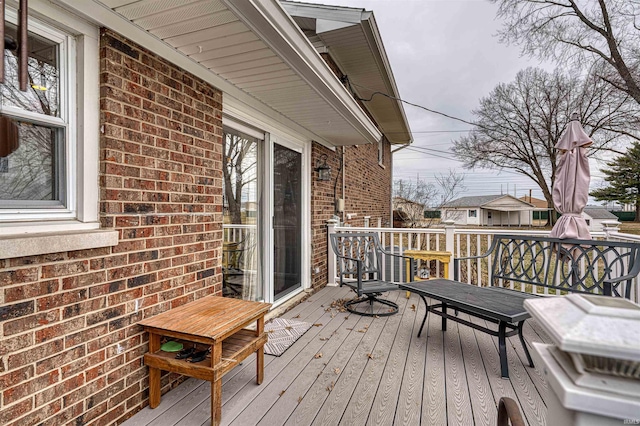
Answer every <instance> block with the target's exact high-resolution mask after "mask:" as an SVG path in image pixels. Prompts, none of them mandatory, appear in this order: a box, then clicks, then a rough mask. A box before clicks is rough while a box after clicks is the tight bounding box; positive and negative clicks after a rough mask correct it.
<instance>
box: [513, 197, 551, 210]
mask: <svg viewBox="0 0 640 426" xmlns="http://www.w3.org/2000/svg"><path fill="white" fill-rule="evenodd" d="M520 200H522V201H524V202H527V203H529V204H533V205H534V206H535V207H537V208H541V209H542V208H544V209H546V208H549V205H548V204H547V200H541V199H540V198H536V197H529V196H528V195H525V196H524V197H520Z"/></svg>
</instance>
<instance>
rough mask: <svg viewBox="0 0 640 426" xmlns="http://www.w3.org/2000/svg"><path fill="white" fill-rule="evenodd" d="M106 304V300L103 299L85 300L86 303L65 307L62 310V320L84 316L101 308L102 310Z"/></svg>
mask: <svg viewBox="0 0 640 426" xmlns="http://www.w3.org/2000/svg"><path fill="white" fill-rule="evenodd" d="M106 304H107V300H106V298H104V297H100V298H97V299H91V300H87V301H86V302H80V303H75V304H73V305H70V306H66V307H65V308H64V309H63V310H62V318H63V319H68V318H72V317H75V316H78V315H84V314H87V313H89V312H94V311H97V310H99V309H101V308H104V307H105V306H106Z"/></svg>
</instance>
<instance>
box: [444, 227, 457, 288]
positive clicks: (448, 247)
mask: <svg viewBox="0 0 640 426" xmlns="http://www.w3.org/2000/svg"><path fill="white" fill-rule="evenodd" d="M455 230H456V226H455V221H453V220H451V219H447V220H445V221H444V249H445V251H448V252H449V253H451V259H449V265H451V266H454V265H453V258H454V257H455V252H454V251H453V246H454V244H455V243H454V241H455V240H454V238H453V236H454V232H455ZM452 272H454V271H451V270H450V271H449V274H452ZM452 276H453V275H452Z"/></svg>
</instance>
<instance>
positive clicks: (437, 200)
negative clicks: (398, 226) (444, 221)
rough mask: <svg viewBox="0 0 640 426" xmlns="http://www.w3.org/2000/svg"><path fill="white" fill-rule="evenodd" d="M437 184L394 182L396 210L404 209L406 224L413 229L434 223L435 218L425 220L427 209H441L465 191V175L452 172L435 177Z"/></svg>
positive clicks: (419, 181)
mask: <svg viewBox="0 0 640 426" xmlns="http://www.w3.org/2000/svg"><path fill="white" fill-rule="evenodd" d="M434 177H435V179H436V184H433V183H430V182H426V181H424V180H421V179H418V180H416V181H415V182H414V181H409V180H404V179H397V180H395V181H394V182H393V195H394V209H396V208H397V207H400V208H402V211H403V213H404V214H405V216H406V222H407V223H408V225H409V226H410V227H411V228H415V227H419V226H426V227H429V226H431V224H432V223H433V218H429V220H427V221H425V220H424V209H425V207H435V208H441V207H442V206H443V205H444V204H446V203H448V202H449V201H451V200H453V199H454V198H457V197H458V196H459V194H460V193H461V192H462V191H464V189H465V188H464V174H460V173H456V172H455V171H454V170H450V171H449V173H448V174H442V173H441V174H438V175H436V176H434Z"/></svg>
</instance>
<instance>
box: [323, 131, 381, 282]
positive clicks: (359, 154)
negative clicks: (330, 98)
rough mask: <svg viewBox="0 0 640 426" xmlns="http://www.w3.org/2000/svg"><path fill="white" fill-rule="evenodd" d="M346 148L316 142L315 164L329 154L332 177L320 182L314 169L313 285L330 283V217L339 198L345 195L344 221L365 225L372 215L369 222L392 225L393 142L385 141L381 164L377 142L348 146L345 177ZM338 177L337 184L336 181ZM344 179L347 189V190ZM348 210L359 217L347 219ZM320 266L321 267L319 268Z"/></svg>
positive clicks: (328, 160) (370, 224) (342, 218)
mask: <svg viewBox="0 0 640 426" xmlns="http://www.w3.org/2000/svg"><path fill="white" fill-rule="evenodd" d="M342 151H343V148H341V147H340V148H336V150H335V151H332V150H330V149H328V148H325V147H324V146H322V145H320V144H318V143H313V146H312V155H311V157H312V163H311V164H312V168H315V165H316V162H317V160H318V159H320V158H321V157H322V156H323V155H326V156H327V165H329V166H331V181H328V182H319V181H318V178H317V177H318V176H317V172H315V170H312V172H311V173H312V178H311V182H312V184H311V212H312V214H311V235H312V242H311V244H312V251H311V253H312V254H311V268H312V275H311V276H312V279H311V282H312V285H313V287H314V288H319V287H322V286H324V285H325V284H326V283H327V278H328V277H327V267H328V265H327V262H328V259H327V247H328V235H327V225H326V222H327V220H329V219H331V217H332V216H333V214H334V206H335V205H334V185H335V198H344V199H345V211H344V212H343V213H338V215H339V217H340V220H341V221H346V222H347V223H349V224H351V225H352V226H364V217H365V216H370V219H369V226H377V224H378V219H380V221H381V223H382V226H391V224H390V222H389V220H390V215H391V213H390V212H391V146H390V144H389V143H388V142H386V141H385V143H384V144H383V151H384V154H383V164H382V166H381V165H380V164H378V146H377V145H370V144H367V145H359V146H357V147H356V146H351V147H345V148H344V162H343V171H344V181H343V172H342V171H340V170H339V169H340V157H341V156H342ZM336 179H337V185H336ZM343 183H344V193H343ZM347 213H355V217H353V218H352V219H350V220H347V218H346V214H347ZM316 268H318V269H317V270H318V271H319V272H318V273H316V272H315V270H316Z"/></svg>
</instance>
